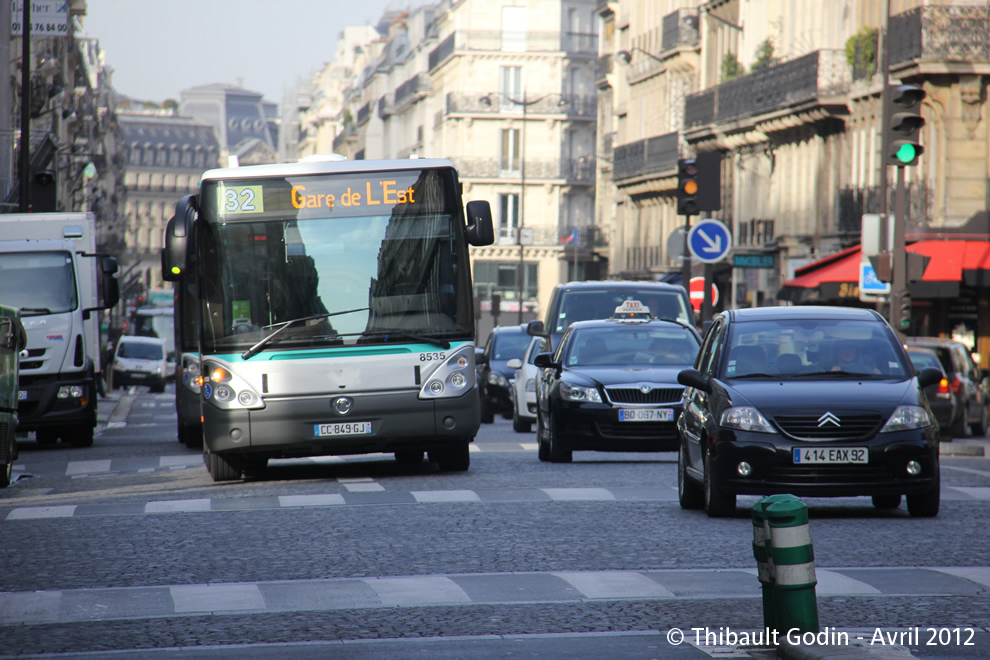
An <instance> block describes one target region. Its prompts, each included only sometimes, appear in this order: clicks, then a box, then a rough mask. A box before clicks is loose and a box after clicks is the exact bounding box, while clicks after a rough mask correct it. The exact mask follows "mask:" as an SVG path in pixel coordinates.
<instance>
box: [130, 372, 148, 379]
mask: <svg viewBox="0 0 990 660" xmlns="http://www.w3.org/2000/svg"><path fill="white" fill-rule="evenodd" d="M147 375H148V374H142V373H140V372H137V371H135V372H134V373H132V374H131V378H144V377H145V376H147Z"/></svg>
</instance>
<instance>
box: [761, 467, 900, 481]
mask: <svg viewBox="0 0 990 660" xmlns="http://www.w3.org/2000/svg"><path fill="white" fill-rule="evenodd" d="M764 478H765V479H766V480H767V481H769V482H773V483H787V484H843V483H848V484H858V483H885V482H888V481H893V479H894V475H893V473H892V472H891V471H890V468H889V467H887V466H877V467H873V466H869V465H787V466H778V467H774V468H770V469H769V470H767V472H766V475H765V476H764Z"/></svg>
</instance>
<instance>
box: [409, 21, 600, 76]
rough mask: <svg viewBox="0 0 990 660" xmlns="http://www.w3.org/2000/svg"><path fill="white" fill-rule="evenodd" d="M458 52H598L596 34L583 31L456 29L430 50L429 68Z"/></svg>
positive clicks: (574, 54)
mask: <svg viewBox="0 0 990 660" xmlns="http://www.w3.org/2000/svg"><path fill="white" fill-rule="evenodd" d="M457 51H491V52H499V51H502V52H506V51H507V52H517V53H551V52H565V53H567V54H568V55H569V56H585V57H594V56H596V55H597V54H598V35H596V34H586V33H582V32H537V31H518V32H516V31H511V30H458V31H456V32H452V33H451V34H450V35H448V36H447V37H446V38H445V39H444V40H443V41H441V42H440V44H439V45H437V47H436V48H434V49H433V50H432V51H430V54H429V56H428V58H427V61H428V63H429V67H430V71H431V72H432V71H433V70H434V69H436V68H437V67H439V66H440V65H441V64H443V63H444V62H446V61H447V60H448V59H449V58H450V57H451V56H452V55H453V54H454V53H455V52H457Z"/></svg>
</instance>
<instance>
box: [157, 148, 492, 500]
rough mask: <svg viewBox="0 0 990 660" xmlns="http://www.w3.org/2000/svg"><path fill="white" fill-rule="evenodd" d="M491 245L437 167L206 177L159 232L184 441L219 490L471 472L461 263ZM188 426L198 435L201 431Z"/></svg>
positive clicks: (445, 164)
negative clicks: (333, 464) (416, 466)
mask: <svg viewBox="0 0 990 660" xmlns="http://www.w3.org/2000/svg"><path fill="white" fill-rule="evenodd" d="M493 242H494V232H493V228H492V218H491V209H490V206H489V204H488V202H486V201H472V202H468V204H467V205H466V208H465V207H464V206H462V201H461V184H460V182H459V180H458V176H457V171H456V170H455V168H454V165H453V163H452V162H450V161H449V160H443V159H409V160H381V161H348V160H343V159H340V158H339V157H338V158H333V159H331V158H328V159H326V160H310V161H308V162H307V161H303V162H298V163H291V164H277V165H256V166H249V167H234V168H225V169H215V170H210V171H207V172H206V173H204V174H203V177H202V180H201V181H200V187H199V192H198V194H196V195H190V196H186V197H183V198H182V199H181V200H179V202H178V203H177V204H176V210H175V215H174V216H173V217H172V219H171V220H170V221H169V222H168V224H167V227H166V230H165V244H164V247H163V248H162V271H163V277H164V279H165V280H167V281H171V282H175V292H176V296H175V311H176V319H175V327H176V351H177V359H178V371H179V375H178V378H177V384H176V391H177V409H178V410H179V412H180V414H179V435H180V438H179V439H180V440H182V441H183V442H186V443H187V444H190V445H195V443H197V442H199V441H201V442H202V447H203V451H204V454H205V459H206V465H207V468H208V470H209V472H210V475H211V476H212V478H213V480H214V481H230V480H236V479H240V478H241V477H242V476H244V475H249V476H250V475H253V474H257V473H258V472H259V471H261V470H263V469H264V468H265V467H266V466H267V465H268V461H269V460H271V459H277V458H295V457H309V456H324V455H334V456H337V455H352V454H370V453H393V454H394V455H395V458H396V460H397V461H399V462H400V463H416V462H420V461H422V460H423V457H424V455H426V456H428V457H429V459H430V460H431V461H433V462H434V463H436V464H437V465H438V466H439V468H440V469H441V470H444V471H463V470H467V469H468V468H469V465H470V454H469V444H470V443H471V442H472V441H473V439H474V436H475V434H476V433H477V431H478V428H479V427H480V423H481V422H480V397H479V394H478V389H477V382H476V376H475V362H474V344H475V325H474V323H475V315H474V299H473V296H472V286H471V269H470V262H469V255H468V250H469V246H470V245H491V244H492V243H493ZM197 413H198V419H197Z"/></svg>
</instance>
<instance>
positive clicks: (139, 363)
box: [111, 335, 168, 392]
mask: <svg viewBox="0 0 990 660" xmlns="http://www.w3.org/2000/svg"><path fill="white" fill-rule="evenodd" d="M112 378H113V379H112V381H111V383H112V385H113V388H114V389H116V388H118V387H125V386H127V385H147V386H148V387H149V388H150V389H151V391H152V392H164V391H165V381H166V380H168V362H167V355H166V348H165V340H164V339H159V338H158V337H134V336H131V335H123V336H121V338H120V340H119V341H118V343H117V349H116V350H115V351H114V357H113V377H112Z"/></svg>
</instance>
